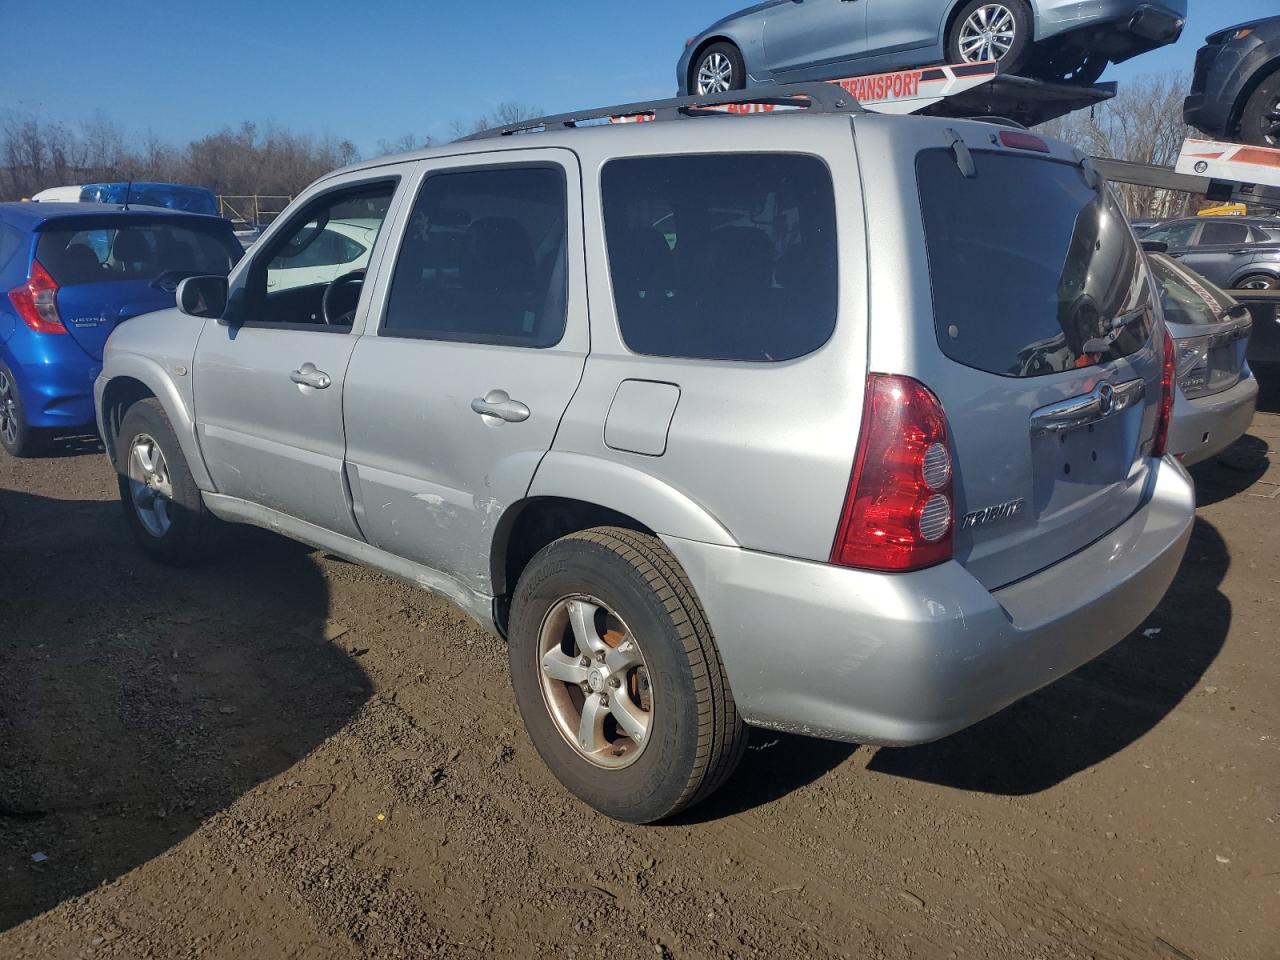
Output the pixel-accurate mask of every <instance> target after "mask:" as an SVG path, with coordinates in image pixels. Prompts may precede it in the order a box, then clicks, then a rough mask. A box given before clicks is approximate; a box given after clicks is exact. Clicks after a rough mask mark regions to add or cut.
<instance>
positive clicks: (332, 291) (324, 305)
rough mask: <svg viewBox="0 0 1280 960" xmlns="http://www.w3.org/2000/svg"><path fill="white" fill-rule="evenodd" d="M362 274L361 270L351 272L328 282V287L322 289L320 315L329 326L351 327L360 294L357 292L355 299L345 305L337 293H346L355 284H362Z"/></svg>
mask: <svg viewBox="0 0 1280 960" xmlns="http://www.w3.org/2000/svg"><path fill="white" fill-rule="evenodd" d="M364 274H365V272H364V271H363V270H352V271H351V272H350V273H344V274H343V275H342V276H340V277H336V278H335V279H334V280H332V281H330V283H329V286H327V287H325V288H324V297H323V299H321V301H320V315H321V316H322V317H324V322H325V323H327V324H328V325H329V326H331V327H349V326H351V322H352V321H353V320H354V319H355V313H356V305H357V304H359V302H360V292H359V290H357V291H356V295H355V298H354V299H353V300H352V301H351V302H350V303H349V304H347V303H342V302H341V301H340V300H339V291H346V290H348V288H350V287H351V286H352V285H354V284H357V283H359V284H363V283H364Z"/></svg>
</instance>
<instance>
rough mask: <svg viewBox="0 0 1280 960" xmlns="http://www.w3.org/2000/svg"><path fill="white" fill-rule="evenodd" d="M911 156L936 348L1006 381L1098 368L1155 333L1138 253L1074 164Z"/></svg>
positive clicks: (938, 153) (980, 154)
mask: <svg viewBox="0 0 1280 960" xmlns="http://www.w3.org/2000/svg"><path fill="white" fill-rule="evenodd" d="M973 156H974V160H975V162H976V166H977V175H976V176H974V177H965V176H964V175H963V174H962V173H961V172H960V168H959V166H958V165H957V163H956V161H955V158H954V156H953V155H952V153H951V151H949V150H925V151H923V152H921V153H920V154H919V156H918V157H917V159H916V174H917V177H918V180H919V184H920V202H921V207H922V210H923V214H924V227H925V238H926V245H927V248H928V254H929V272H930V276H931V278H932V282H933V313H934V320H935V323H936V326H937V336H938V343H939V345H940V346H941V347H942V351H943V352H944V353H945V354H946V355H947V356H948V357H950V358H951V359H953V360H955V361H957V362H959V363H962V364H964V365H965V366H968V367H974V368H976V369H978V370H985V371H987V372H988V373H997V374H1000V375H1002V376H1009V377H1036V376H1043V375H1046V374H1051V373H1058V372H1061V371H1064V370H1070V369H1073V368H1076V367H1086V366H1091V365H1093V364H1096V363H1106V362H1108V361H1111V360H1116V359H1119V358H1121V357H1125V356H1128V355H1129V354H1131V353H1134V352H1136V351H1137V350H1139V349H1140V348H1141V347H1142V346H1143V345H1144V344H1145V343H1146V342H1147V340H1148V339H1149V337H1150V335H1151V325H1152V316H1153V307H1152V297H1151V290H1150V284H1149V281H1148V279H1147V271H1146V269H1145V267H1144V264H1143V260H1142V254H1141V251H1140V250H1139V248H1138V245H1137V243H1136V242H1135V241H1134V239H1133V236H1132V234H1131V233H1130V231H1129V225H1128V221H1127V220H1126V219H1125V216H1124V212H1123V211H1122V210H1121V209H1120V206H1119V204H1118V203H1116V200H1115V197H1114V196H1113V195H1112V194H1111V191H1110V190H1108V189H1106V188H1105V187H1104V188H1102V189H1101V190H1094V189H1092V188H1090V187H1089V185H1088V184H1087V183H1086V182H1085V179H1084V174H1083V171H1082V170H1081V169H1080V167H1078V166H1076V165H1073V164H1068V163H1060V162H1057V161H1051V160H1043V159H1038V158H1031V157H1021V156H1014V155H1009V154H997V153H991V152H987V151H975V152H974V154H973Z"/></svg>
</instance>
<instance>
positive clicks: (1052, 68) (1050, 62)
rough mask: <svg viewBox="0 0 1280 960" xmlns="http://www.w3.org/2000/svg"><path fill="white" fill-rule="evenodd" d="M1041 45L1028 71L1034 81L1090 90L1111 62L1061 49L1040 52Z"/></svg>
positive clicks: (1093, 54)
mask: <svg viewBox="0 0 1280 960" xmlns="http://www.w3.org/2000/svg"><path fill="white" fill-rule="evenodd" d="M1043 46H1044V45H1041V48H1037V49H1036V50H1035V51H1034V52H1033V53H1032V55H1031V61H1030V63H1031V65H1030V67H1029V68H1028V70H1027V72H1028V74H1030V75H1031V76H1033V77H1035V78H1036V79H1037V80H1047V81H1048V82H1050V83H1070V84H1073V85H1075V86H1081V87H1091V86H1093V85H1094V84H1095V83H1097V82H1098V81H1099V80H1100V79H1101V78H1102V74H1103V73H1104V72H1105V71H1106V69H1107V66H1108V65H1109V64H1110V63H1111V61H1110V60H1109V59H1108V58H1107V55H1106V54H1105V53H1096V52H1093V51H1089V50H1080V49H1072V48H1068V47H1061V46H1059V47H1058V48H1056V49H1053V48H1050V49H1047V50H1046V49H1042V48H1043Z"/></svg>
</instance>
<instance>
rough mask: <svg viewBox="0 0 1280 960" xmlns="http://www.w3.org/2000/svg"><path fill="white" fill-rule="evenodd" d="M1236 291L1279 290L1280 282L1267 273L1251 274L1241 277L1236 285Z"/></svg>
mask: <svg viewBox="0 0 1280 960" xmlns="http://www.w3.org/2000/svg"><path fill="white" fill-rule="evenodd" d="M1236 289H1237V290H1278V289H1280V280H1277V279H1276V278H1275V277H1273V276H1271V275H1270V274H1267V273H1252V274H1250V275H1249V276H1247V277H1242V278H1241V279H1240V282H1239V283H1237V284H1236Z"/></svg>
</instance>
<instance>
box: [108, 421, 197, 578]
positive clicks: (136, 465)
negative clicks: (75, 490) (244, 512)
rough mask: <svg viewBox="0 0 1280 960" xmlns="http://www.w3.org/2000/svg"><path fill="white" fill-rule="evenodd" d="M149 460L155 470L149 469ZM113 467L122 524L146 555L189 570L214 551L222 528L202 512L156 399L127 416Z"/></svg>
mask: <svg viewBox="0 0 1280 960" xmlns="http://www.w3.org/2000/svg"><path fill="white" fill-rule="evenodd" d="M148 441H149V442H148ZM135 448H137V450H138V452H137V453H135ZM144 448H146V449H148V450H149V452H148V453H145V454H144V452H143V450H144ZM148 459H149V460H150V462H151V465H152V466H153V467H154V469H153V470H148V469H147V464H146V461H147V460H148ZM115 463H116V473H117V481H118V483H119V488H120V504H121V506H122V507H123V508H124V515H125V519H126V520H127V521H128V524H129V529H130V530H131V531H132V532H133V538H134V540H136V541H137V542H138V545H139V546H140V547H142V549H143V550H144V551H145V552H146V553H147V554H149V555H150V556H151V557H152V558H153V559H155V560H158V561H160V562H161V563H164V564H168V565H169V566H174V567H189V566H194V565H195V564H198V563H200V562H202V561H204V560H205V559H207V558H208V557H209V556H210V555H211V554H212V553H213V552H214V550H215V549H216V547H217V546H218V543H219V540H220V534H221V523H220V522H219V521H218V519H217V518H216V517H214V516H213V514H211V513H209V510H208V508H207V507H205V505H204V500H203V498H202V497H201V496H200V489H199V488H198V487H197V486H196V482H195V479H194V478H193V477H192V476H191V468H190V467H188V466H187V460H186V457H185V456H183V453H182V447H181V445H180V444H179V443H178V435H177V434H176V433H174V430H173V425H172V424H170V422H169V417H168V415H166V414H165V412H164V407H162V406H161V405H160V401H159V400H156V399H155V398H154V397H152V398H148V399H146V400H139V401H138V402H137V403H135V404H134V405H133V406H131V407H130V408H129V409H128V410H127V411H126V412H125V415H124V419H123V421H122V422H121V424H120V434H119V436H118V437H117V439H116V457H115ZM162 520H163V522H161V521H162Z"/></svg>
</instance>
